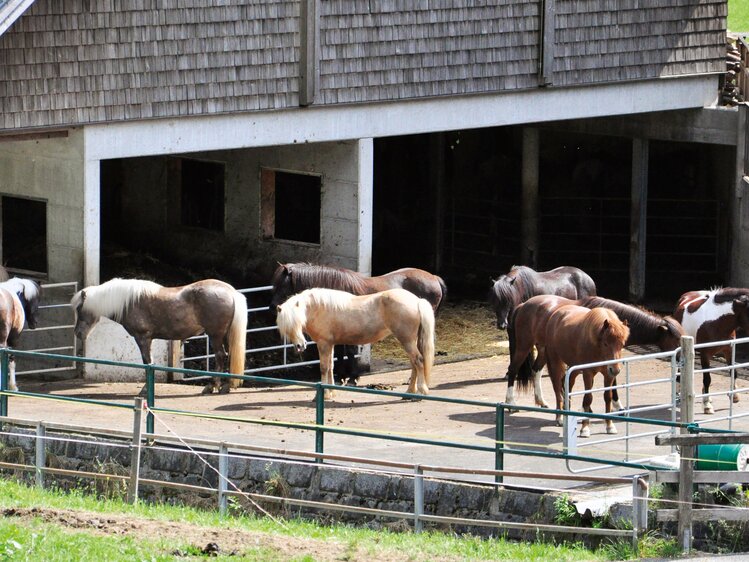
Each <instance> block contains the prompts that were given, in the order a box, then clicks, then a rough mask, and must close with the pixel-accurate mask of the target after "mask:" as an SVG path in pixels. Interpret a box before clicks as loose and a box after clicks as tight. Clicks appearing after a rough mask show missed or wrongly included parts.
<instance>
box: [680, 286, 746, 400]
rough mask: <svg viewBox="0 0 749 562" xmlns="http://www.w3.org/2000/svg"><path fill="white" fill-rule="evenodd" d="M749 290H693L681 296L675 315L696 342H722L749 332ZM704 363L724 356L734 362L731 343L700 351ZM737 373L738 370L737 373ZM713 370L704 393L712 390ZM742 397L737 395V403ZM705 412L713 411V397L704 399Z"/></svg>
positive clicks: (704, 378)
mask: <svg viewBox="0 0 749 562" xmlns="http://www.w3.org/2000/svg"><path fill="white" fill-rule="evenodd" d="M748 307H749V289H735V288H730V287H726V288H723V289H712V290H710V291H690V292H688V293H684V294H683V295H681V297H679V302H678V303H677V304H676V309H675V310H674V317H675V318H676V319H677V320H679V321H680V322H681V324H682V326H684V331H685V332H686V333H687V334H688V335H690V336H692V337H693V338H694V341H695V343H697V344H700V343H707V342H711V341H714V342H718V341H725V340H729V339H733V338H735V337H736V329H737V328H739V327H741V328H742V329H743V330H744V331H749V313H748V312H747V308H748ZM698 353H699V355H700V365H701V366H702V368H703V369H709V368H710V360H711V359H712V358H713V357H715V356H716V355H722V356H723V358H724V359H725V360H726V363H728V364H730V363H731V360H732V359H731V346H730V345H727V346H716V347H705V348H702V349H699V350H698ZM734 376H735V373H734ZM710 382H711V377H710V373H702V392H703V393H704V394H707V393H709V392H710ZM738 399H739V396H738V395H737V394H734V395H733V400H734V402H738ZM702 407H703V411H704V412H705V413H706V414H712V413H713V412H714V411H715V410H714V409H713V404H712V400H710V397H709V396H705V397H703V398H702Z"/></svg>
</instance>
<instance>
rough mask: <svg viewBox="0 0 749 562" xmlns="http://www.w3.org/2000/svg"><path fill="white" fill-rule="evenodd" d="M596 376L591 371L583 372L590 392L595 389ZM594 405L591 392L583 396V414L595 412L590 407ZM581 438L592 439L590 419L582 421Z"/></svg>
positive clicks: (584, 380)
mask: <svg viewBox="0 0 749 562" xmlns="http://www.w3.org/2000/svg"><path fill="white" fill-rule="evenodd" d="M594 375H595V372H593V373H591V372H590V371H587V370H586V371H583V383H584V384H585V390H590V389H591V388H593V377H594ZM570 388H572V383H571V381H570ZM592 403H593V395H592V394H591V393H590V392H586V393H585V396H583V412H591V413H592V412H593V408H591V407H590V405H591V404H592ZM580 437H590V419H586V420H583V421H582V424H581V427H580Z"/></svg>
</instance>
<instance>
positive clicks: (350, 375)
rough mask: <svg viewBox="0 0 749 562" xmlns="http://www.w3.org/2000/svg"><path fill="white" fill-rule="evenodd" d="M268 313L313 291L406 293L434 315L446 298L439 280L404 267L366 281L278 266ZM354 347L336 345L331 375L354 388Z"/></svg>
mask: <svg viewBox="0 0 749 562" xmlns="http://www.w3.org/2000/svg"><path fill="white" fill-rule="evenodd" d="M271 284H272V285H273V289H272V290H271V302H270V307H271V310H273V311H275V310H276V307H277V306H278V305H280V304H283V303H284V302H285V301H286V299H288V298H289V297H290V296H292V295H295V294H297V293H300V292H302V291H304V290H305V289H312V288H315V287H322V288H325V289H337V290H339V291H346V292H348V293H352V294H354V295H370V294H373V293H379V292H380V291H386V290H388V289H406V290H407V291H410V292H411V293H413V294H415V295H416V296H417V297H420V298H423V299H426V300H428V301H429V303H430V304H431V305H432V308H433V309H434V312H435V313H436V312H437V310H438V309H439V307H440V305H441V304H442V303H443V302H444V300H445V297H446V296H447V286H446V285H445V282H444V281H443V280H442V278H441V277H439V276H437V275H433V274H432V273H429V272H428V271H424V270H423V269H416V268H413V267H406V268H403V269H398V270H396V271H391V272H390V273H386V274H385V275H379V276H375V277H367V276H366V275H362V274H361V273H358V272H356V271H352V270H350V269H345V268H342V267H329V266H325V265H317V264H311V263H285V264H278V267H277V268H276V271H275V272H274V273H273V279H272V281H271ZM358 351H359V348H358V346H352V345H343V346H341V345H338V346H336V348H335V357H336V362H335V375H336V380H337V381H338V382H341V383H342V382H343V381H345V380H347V381H348V383H347V384H349V385H351V386H356V384H357V381H358V379H359V375H360V373H361V368H360V366H359V364H358V361H357V360H356V355H357V353H358Z"/></svg>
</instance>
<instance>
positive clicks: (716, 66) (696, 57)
mask: <svg viewBox="0 0 749 562" xmlns="http://www.w3.org/2000/svg"><path fill="white" fill-rule="evenodd" d="M555 2H556V32H555V43H556V45H555V47H556V48H555V57H554V78H553V83H554V85H555V86H569V85H577V84H591V83H601V82H614V81H619V80H642V79H648V78H658V77H665V76H678V75H683V74H698V73H705V72H723V71H725V68H726V33H725V30H726V15H727V4H726V3H725V2H723V1H721V0H555Z"/></svg>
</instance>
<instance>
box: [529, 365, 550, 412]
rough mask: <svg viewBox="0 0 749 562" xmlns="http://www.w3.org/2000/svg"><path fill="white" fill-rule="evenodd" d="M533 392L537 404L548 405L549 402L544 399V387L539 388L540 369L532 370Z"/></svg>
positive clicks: (546, 406) (544, 406)
mask: <svg viewBox="0 0 749 562" xmlns="http://www.w3.org/2000/svg"><path fill="white" fill-rule="evenodd" d="M533 393H534V394H535V397H536V405H537V406H541V407H542V408H548V407H549V403H548V402H547V401H546V400H545V399H544V389H543V388H541V371H533Z"/></svg>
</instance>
